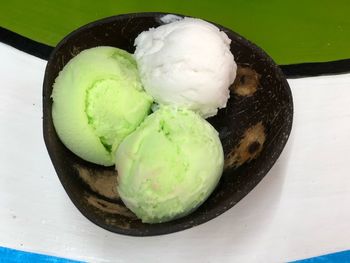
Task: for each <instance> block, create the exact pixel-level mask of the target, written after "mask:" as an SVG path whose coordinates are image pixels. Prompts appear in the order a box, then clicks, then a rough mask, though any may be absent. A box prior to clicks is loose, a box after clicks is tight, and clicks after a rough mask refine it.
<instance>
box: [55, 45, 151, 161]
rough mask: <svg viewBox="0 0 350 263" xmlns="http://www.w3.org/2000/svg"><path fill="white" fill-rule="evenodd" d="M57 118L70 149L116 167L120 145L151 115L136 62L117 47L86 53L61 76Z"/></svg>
mask: <svg viewBox="0 0 350 263" xmlns="http://www.w3.org/2000/svg"><path fill="white" fill-rule="evenodd" d="M52 99H53V105H52V117H53V123H54V126H55V129H56V132H57V134H58V136H59V138H60V139H61V140H62V142H63V143H64V145H65V146H66V147H67V148H68V149H70V150H71V151H72V152H73V153H75V154H76V155H78V156H79V157H81V158H82V159H84V160H87V161H90V162H93V163H96V164H101V165H105V166H109V165H113V164H114V161H115V152H116V150H117V148H118V146H119V144H120V142H121V141H122V140H123V139H124V138H125V137H126V136H127V135H128V134H130V133H131V132H133V131H134V130H135V129H136V128H137V127H138V126H139V124H140V123H141V122H142V121H143V120H144V118H145V117H146V116H147V115H148V114H149V112H150V107H151V104H152V101H153V99H152V98H151V97H150V96H149V95H148V94H146V93H145V92H144V90H143V87H142V85H141V82H140V79H139V75H138V70H137V66H136V63H135V60H134V58H133V57H132V55H131V54H129V53H128V52H126V51H123V50H120V49H118V48H114V47H96V48H91V49H87V50H84V51H82V52H81V53H79V54H78V55H77V56H76V57H74V58H73V59H72V60H70V61H69V62H68V64H67V65H66V66H65V67H64V68H63V70H62V71H61V72H60V73H59V76H58V77H57V78H56V80H55V83H54V86H53V92H52Z"/></svg>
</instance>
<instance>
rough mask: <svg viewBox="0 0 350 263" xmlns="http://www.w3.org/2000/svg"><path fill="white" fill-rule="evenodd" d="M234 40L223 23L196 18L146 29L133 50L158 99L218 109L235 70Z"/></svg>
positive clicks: (204, 111) (207, 111)
mask: <svg viewBox="0 0 350 263" xmlns="http://www.w3.org/2000/svg"><path fill="white" fill-rule="evenodd" d="M230 43H231V40H230V39H229V38H228V36H227V35H226V34H225V33H224V32H223V31H220V30H219V28H217V27H216V26H214V25H213V24H211V23H208V22H206V21H203V20H201V19H195V18H184V19H182V20H179V21H175V22H172V23H169V24H166V25H161V26H159V27H157V28H151V29H150V30H148V31H144V32H142V33H141V34H140V35H139V36H138V37H137V38H136V39H135V46H136V50H135V54H134V55H135V58H136V61H137V64H138V67H139V70H140V77H141V81H142V83H143V85H144V87H145V90H146V91H147V92H148V93H149V94H151V95H152V96H153V97H154V99H155V101H156V102H158V103H159V104H165V105H175V106H178V107H185V108H188V109H191V110H194V111H196V112H198V113H199V114H200V115H202V116H203V117H204V118H206V117H210V116H213V115H215V114H216V113H217V111H218V109H219V108H224V107H225V106H226V102H227V100H228V98H229V94H230V93H229V86H230V85H231V84H232V83H233V81H234V79H235V76H236V69H237V66H236V63H235V61H234V57H233V55H232V53H231V51H230Z"/></svg>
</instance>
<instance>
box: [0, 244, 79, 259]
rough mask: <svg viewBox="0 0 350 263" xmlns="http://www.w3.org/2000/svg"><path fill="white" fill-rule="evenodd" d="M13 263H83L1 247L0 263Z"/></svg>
mask: <svg viewBox="0 0 350 263" xmlns="http://www.w3.org/2000/svg"><path fill="white" fill-rule="evenodd" d="M12 262H16V263H17V262H35V263H46V262H49V263H79V262H82V261H76V260H71V259H66V258H59V257H53V256H48V255H43V254H37V253H31V252H25V251H21V250H16V249H11V248H6V247H0V263H12Z"/></svg>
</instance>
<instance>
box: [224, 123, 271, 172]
mask: <svg viewBox="0 0 350 263" xmlns="http://www.w3.org/2000/svg"><path fill="white" fill-rule="evenodd" d="M265 140H266V134H265V128H264V126H263V124H262V122H259V123H257V124H255V125H254V126H251V127H250V128H248V129H247V130H246V131H245V132H244V134H243V136H242V139H241V140H240V141H239V143H238V145H237V146H236V147H235V148H234V149H233V150H232V151H231V152H230V153H229V154H228V155H227V158H226V160H225V168H231V167H238V166H241V165H242V164H244V163H246V162H250V161H251V160H253V159H255V158H256V157H258V155H259V153H260V152H261V150H262V149H263V145H264V143H265Z"/></svg>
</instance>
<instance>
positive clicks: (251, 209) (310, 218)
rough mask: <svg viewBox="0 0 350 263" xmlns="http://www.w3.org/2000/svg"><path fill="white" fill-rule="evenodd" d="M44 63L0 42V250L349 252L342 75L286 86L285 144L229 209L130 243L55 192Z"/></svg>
mask: <svg viewBox="0 0 350 263" xmlns="http://www.w3.org/2000/svg"><path fill="white" fill-rule="evenodd" d="M45 65H46V61H44V60H41V59H38V58H36V57H33V56H30V55H28V54H25V53H23V52H20V51H18V50H16V49H14V48H11V47H9V46H6V45H4V44H1V43H0V147H1V151H0V167H1V168H0V208H1V209H0V246H6V247H11V248H16V249H21V250H25V251H32V252H39V253H45V254H49V255H56V256H61V257H68V258H71V259H78V260H87V261H92V262H281V261H288V260H296V259H301V258H307V257H312V256H317V255H320V254H324V253H330V252H335V251H340V250H346V249H350V208H349V203H350V172H349V165H350V151H349V150H350V74H344V75H336V76H325V77H314V78H303V79H293V80H289V84H290V86H291V89H292V93H293V97H294V106H295V113H294V124H293V130H292V134H291V137H290V139H289V141H288V143H287V146H286V148H285V149H284V151H283V153H282V155H281V157H280V158H279V160H278V161H277V163H276V164H275V166H274V167H273V168H272V169H271V171H270V172H269V173H268V174H267V176H266V177H265V178H264V179H263V181H262V182H261V183H260V184H259V185H258V186H257V187H256V188H255V189H254V190H253V191H252V192H251V193H249V194H248V195H247V196H246V197H245V198H244V199H243V200H242V201H241V202H239V203H238V204H237V205H236V206H235V207H233V208H232V209H230V210H229V211H227V212H226V213H224V214H223V215H221V216H219V217H217V218H215V219H213V220H211V221H210V222H207V223H205V224H202V225H200V226H197V227H194V228H192V229H189V230H185V231H182V232H178V233H174V234H170V235H164V236H158V237H143V238H140V237H129V236H122V235H118V234H113V233H110V232H108V231H106V230H104V229H101V228H99V227H98V226H96V225H94V224H93V223H91V222H90V221H88V220H87V219H86V218H85V217H84V216H83V215H82V214H80V212H79V211H78V210H77V209H76V208H75V206H74V205H73V204H72V202H71V201H70V200H69V198H68V196H67V194H66V193H65V191H64V190H63V187H62V186H61V184H60V182H59V180H58V177H57V176H56V174H55V171H54V169H53V166H52V164H51V162H50V159H49V156H48V154H47V151H46V148H45V145H44V141H43V136H42V118H41V117H42V109H41V94H42V82H43V76H44V68H45Z"/></svg>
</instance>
